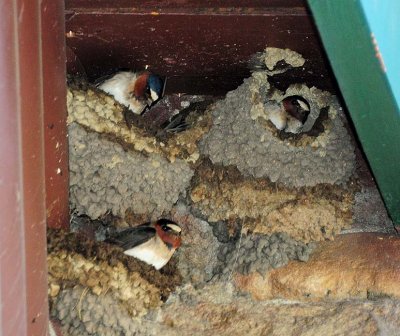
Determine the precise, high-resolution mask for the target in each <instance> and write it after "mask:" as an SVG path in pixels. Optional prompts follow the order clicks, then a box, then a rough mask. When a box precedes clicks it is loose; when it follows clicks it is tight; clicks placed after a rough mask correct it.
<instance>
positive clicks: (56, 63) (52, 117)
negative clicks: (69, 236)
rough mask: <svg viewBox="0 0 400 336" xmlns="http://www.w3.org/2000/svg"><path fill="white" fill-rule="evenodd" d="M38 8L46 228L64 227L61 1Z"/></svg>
mask: <svg viewBox="0 0 400 336" xmlns="http://www.w3.org/2000/svg"><path fill="white" fill-rule="evenodd" d="M41 8H42V58H43V60H44V62H43V104H44V127H45V133H44V136H45V156H46V159H45V166H46V169H45V171H46V179H45V181H46V218H47V225H48V226H49V227H51V228H61V227H63V228H66V227H68V226H69V202H68V196H69V184H68V183H69V180H68V177H69V174H68V138H67V133H68V131H67V107H66V104H67V102H66V94H67V92H66V84H65V81H66V73H65V72H66V70H65V62H66V56H65V34H64V32H65V27H64V24H65V22H64V2H63V1H54V0H43V1H42V4H41Z"/></svg>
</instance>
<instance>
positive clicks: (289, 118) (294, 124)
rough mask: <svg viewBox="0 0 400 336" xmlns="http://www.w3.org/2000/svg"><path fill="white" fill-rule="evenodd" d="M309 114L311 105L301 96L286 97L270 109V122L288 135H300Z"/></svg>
mask: <svg viewBox="0 0 400 336" xmlns="http://www.w3.org/2000/svg"><path fill="white" fill-rule="evenodd" d="M309 114H310V105H309V104H308V102H307V100H305V99H304V98H303V97H300V96H289V97H286V98H284V99H283V100H282V101H281V103H280V104H279V105H275V104H274V106H270V107H269V120H270V121H271V122H272V123H273V124H274V125H275V127H276V128H277V129H279V130H283V131H284V132H287V133H300V132H301V129H302V127H303V125H304V123H305V122H306V120H307V118H308V115H309Z"/></svg>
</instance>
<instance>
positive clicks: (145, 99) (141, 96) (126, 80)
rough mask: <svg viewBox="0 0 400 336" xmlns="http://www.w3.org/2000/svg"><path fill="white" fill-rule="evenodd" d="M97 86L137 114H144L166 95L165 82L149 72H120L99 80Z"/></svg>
mask: <svg viewBox="0 0 400 336" xmlns="http://www.w3.org/2000/svg"><path fill="white" fill-rule="evenodd" d="M95 85H96V86H97V87H98V88H99V89H101V90H103V91H104V92H106V93H108V94H110V95H112V96H114V99H115V100H116V101H118V102H119V103H121V104H122V105H125V106H126V107H128V108H129V109H130V110H131V111H132V112H133V113H135V114H142V113H143V112H144V111H145V110H146V109H147V108H148V107H150V106H152V105H153V104H154V103H156V102H157V101H158V100H160V99H161V98H162V96H163V95H164V89H165V80H164V81H163V80H162V79H161V78H160V77H159V76H158V75H155V74H152V73H151V72H149V71H147V70H146V71H142V72H133V71H119V72H117V73H115V74H113V75H111V76H106V77H102V78H99V79H98V80H97V81H96V82H95Z"/></svg>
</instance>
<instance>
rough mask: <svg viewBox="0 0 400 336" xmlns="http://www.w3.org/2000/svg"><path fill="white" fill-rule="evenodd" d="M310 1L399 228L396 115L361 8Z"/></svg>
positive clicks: (350, 1) (339, 1)
mask: <svg viewBox="0 0 400 336" xmlns="http://www.w3.org/2000/svg"><path fill="white" fill-rule="evenodd" d="M396 1H397V0H396ZM308 3H309V5H310V8H311V10H312V13H313V15H314V18H315V21H316V24H317V26H318V29H319V32H320V35H321V38H322V41H323V43H324V46H325V49H326V51H327V54H328V56H329V60H330V62H331V65H332V68H333V70H334V72H335V75H336V79H337V81H338V83H339V86H340V89H341V92H342V94H343V97H344V99H345V101H346V105H347V107H348V110H349V112H350V115H351V118H352V119H353V122H354V124H355V127H356V130H357V134H358V136H359V138H360V141H361V144H362V146H363V149H364V152H365V154H366V155H367V158H368V161H369V163H370V165H371V168H372V170H373V173H374V176H375V179H376V181H377V182H378V185H379V189H380V191H381V194H382V197H383V199H384V201H385V204H386V207H387V209H388V211H389V214H390V216H391V217H392V219H393V221H394V222H395V224H396V225H400V113H399V110H398V107H397V106H398V105H397V103H396V100H395V98H394V96H393V94H392V91H391V88H390V85H389V82H388V80H387V77H386V72H385V69H384V67H383V66H382V63H381V59H380V54H379V53H378V52H377V49H376V47H377V46H376V41H374V38H373V35H372V32H371V31H370V29H369V26H368V23H367V20H366V18H365V16H364V13H363V10H362V7H361V4H360V2H359V1H358V0H308ZM382 24H384V22H383V23H382ZM399 28H400V26H398V27H397V29H399ZM399 33H400V30H399ZM395 47H397V48H398V47H399V46H395ZM399 80H400V76H399Z"/></svg>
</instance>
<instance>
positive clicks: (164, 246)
mask: <svg viewBox="0 0 400 336" xmlns="http://www.w3.org/2000/svg"><path fill="white" fill-rule="evenodd" d="M181 231H182V229H181V228H180V226H179V225H178V224H177V223H175V222H173V221H171V220H168V219H159V220H158V221H156V222H153V223H145V224H142V225H139V226H137V227H133V228H129V229H126V230H123V231H121V232H118V233H117V234H115V235H113V236H112V237H110V238H109V239H107V240H106V242H108V243H112V244H115V245H118V246H120V247H122V248H123V249H124V253H125V254H127V255H129V256H132V257H135V258H137V259H139V260H142V261H144V262H145V263H147V264H149V265H152V266H154V267H155V268H156V269H157V270H159V269H160V268H162V267H164V266H165V265H166V264H167V262H168V261H169V260H170V259H171V257H172V255H173V254H174V252H175V251H176V250H177V249H178V248H179V246H180V245H181V242H182V239H181Z"/></svg>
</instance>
